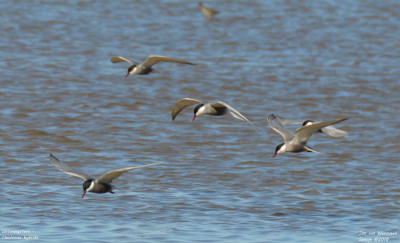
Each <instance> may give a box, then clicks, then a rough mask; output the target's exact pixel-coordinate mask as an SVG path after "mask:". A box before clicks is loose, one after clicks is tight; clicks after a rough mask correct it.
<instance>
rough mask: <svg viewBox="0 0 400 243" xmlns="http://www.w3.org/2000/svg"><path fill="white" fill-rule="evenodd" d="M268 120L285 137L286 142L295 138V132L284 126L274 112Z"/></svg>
mask: <svg viewBox="0 0 400 243" xmlns="http://www.w3.org/2000/svg"><path fill="white" fill-rule="evenodd" d="M267 120H268V124H269V125H270V126H271V128H272V129H274V130H275V132H277V133H279V134H280V135H281V136H282V137H283V140H284V141H285V143H286V142H289V141H291V140H292V139H293V138H294V134H293V133H292V132H291V131H290V130H289V129H287V128H284V127H283V125H282V124H281V123H280V122H279V120H278V119H277V118H276V117H275V115H274V114H271V115H269V116H268V118H267Z"/></svg>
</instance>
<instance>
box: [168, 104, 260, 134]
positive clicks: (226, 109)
mask: <svg viewBox="0 0 400 243" xmlns="http://www.w3.org/2000/svg"><path fill="white" fill-rule="evenodd" d="M194 104H198V105H197V106H195V107H194V110H193V113H194V116H193V119H192V121H194V119H196V117H197V116H199V115H211V116H223V115H225V114H227V113H229V114H230V115H232V116H233V117H235V118H236V119H239V120H242V121H246V122H248V123H250V124H251V125H253V126H254V127H256V128H257V126H256V125H254V124H253V123H252V122H251V121H249V119H247V118H246V117H245V116H243V115H242V114H240V113H239V112H238V111H237V110H235V109H234V108H233V107H232V106H230V105H228V104H226V103H225V102H222V101H217V102H215V103H203V102H201V101H200V100H195V99H191V98H184V99H181V100H179V101H178V102H176V104H175V105H174V108H173V109H172V114H171V115H172V120H173V121H174V120H175V118H176V116H177V115H178V114H179V113H180V112H181V111H182V110H183V109H185V108H186V107H189V106H192V105H194Z"/></svg>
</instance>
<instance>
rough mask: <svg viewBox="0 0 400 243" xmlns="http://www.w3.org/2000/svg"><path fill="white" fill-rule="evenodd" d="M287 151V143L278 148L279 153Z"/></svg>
mask: <svg viewBox="0 0 400 243" xmlns="http://www.w3.org/2000/svg"><path fill="white" fill-rule="evenodd" d="M285 152H286V145H283V146H282V147H281V148H280V149H279V150H278V154H283V153H285Z"/></svg>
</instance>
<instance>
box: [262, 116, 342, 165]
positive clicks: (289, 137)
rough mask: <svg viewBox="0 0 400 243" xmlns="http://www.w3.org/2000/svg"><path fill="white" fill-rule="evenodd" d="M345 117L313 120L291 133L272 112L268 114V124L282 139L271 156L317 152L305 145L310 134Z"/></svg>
mask: <svg viewBox="0 0 400 243" xmlns="http://www.w3.org/2000/svg"><path fill="white" fill-rule="evenodd" d="M347 119H348V118H341V119H336V120H331V121H323V122H314V123H312V124H311V125H306V126H302V127H300V128H297V129H296V134H293V133H292V132H291V131H290V130H289V129H287V128H285V127H284V126H283V125H282V123H280V122H279V120H278V119H277V118H276V116H275V115H274V114H271V115H269V116H268V118H267V120H268V123H269V125H270V126H271V128H272V129H273V130H275V132H277V133H279V134H280V135H281V136H282V137H283V140H284V143H281V144H279V145H278V146H276V148H275V154H274V156H272V158H274V157H275V156H276V155H277V154H282V153H285V152H292V153H298V152H303V151H307V152H315V153H319V152H317V151H315V150H314V149H312V148H311V147H309V146H308V145H307V141H308V139H309V138H310V137H311V135H312V134H313V133H315V132H318V131H319V130H321V129H322V128H324V127H327V126H330V125H333V124H336V123H339V122H341V121H345V120H347Z"/></svg>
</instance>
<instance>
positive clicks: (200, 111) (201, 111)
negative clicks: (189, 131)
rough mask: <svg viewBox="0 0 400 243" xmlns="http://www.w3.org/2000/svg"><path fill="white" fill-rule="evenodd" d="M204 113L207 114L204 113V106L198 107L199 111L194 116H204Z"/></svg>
mask: <svg viewBox="0 0 400 243" xmlns="http://www.w3.org/2000/svg"><path fill="white" fill-rule="evenodd" d="M206 113H207V112H206V107H205V106H202V107H200V109H199V110H198V111H197V113H196V116H198V115H202V114H206Z"/></svg>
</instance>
